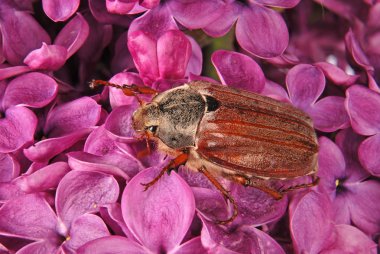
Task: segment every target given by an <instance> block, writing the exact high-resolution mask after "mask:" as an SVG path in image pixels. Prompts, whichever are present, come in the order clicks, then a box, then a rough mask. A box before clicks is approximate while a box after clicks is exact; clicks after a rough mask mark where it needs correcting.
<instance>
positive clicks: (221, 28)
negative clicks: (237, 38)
mask: <svg viewBox="0 0 380 254" xmlns="http://www.w3.org/2000/svg"><path fill="white" fill-rule="evenodd" d="M241 10H242V7H241V6H240V5H239V4H235V3H234V2H232V3H229V4H228V3H227V4H225V5H224V7H223V11H221V12H220V16H219V17H218V18H217V19H216V20H214V21H213V22H211V23H210V24H208V25H206V26H204V27H202V29H203V31H204V32H205V33H206V34H208V35H210V36H212V37H221V36H224V35H226V34H227V33H228V31H230V29H231V27H232V25H233V24H234V23H235V21H236V19H237V18H238V16H239V14H240V12H241Z"/></svg>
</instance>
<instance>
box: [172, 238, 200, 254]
mask: <svg viewBox="0 0 380 254" xmlns="http://www.w3.org/2000/svg"><path fill="white" fill-rule="evenodd" d="M203 253H207V250H206V249H205V248H204V247H203V245H202V240H201V237H200V236H198V237H194V238H193V239H191V240H189V241H187V242H185V243H184V244H182V245H181V246H179V247H178V249H177V250H176V251H175V254H203Z"/></svg>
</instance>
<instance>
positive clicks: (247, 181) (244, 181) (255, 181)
mask: <svg viewBox="0 0 380 254" xmlns="http://www.w3.org/2000/svg"><path fill="white" fill-rule="evenodd" d="M230 178H232V180H233V181H235V182H238V183H240V184H241V185H244V186H250V187H254V188H256V189H259V190H261V191H263V192H265V193H267V194H268V195H270V196H271V197H273V198H274V199H276V200H279V199H281V198H282V196H283V195H282V192H280V191H278V190H276V189H275V188H273V187H270V186H269V185H268V181H266V180H263V179H260V178H256V177H252V178H248V177H244V176H240V175H234V176H232V177H231V176H230Z"/></svg>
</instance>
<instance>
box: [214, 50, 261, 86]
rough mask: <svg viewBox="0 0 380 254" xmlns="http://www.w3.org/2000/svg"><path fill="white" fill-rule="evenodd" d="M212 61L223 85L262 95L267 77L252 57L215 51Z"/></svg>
mask: <svg viewBox="0 0 380 254" xmlns="http://www.w3.org/2000/svg"><path fill="white" fill-rule="evenodd" d="M211 60H212V63H213V65H214V66H215V68H216V71H217V72H218V76H219V78H220V80H221V81H222V83H223V84H225V85H228V86H231V87H234V88H239V89H243V90H248V91H252V92H256V93H260V92H261V91H262V90H263V89H264V85H265V77H264V73H263V71H262V70H261V68H260V66H259V65H258V64H257V63H256V62H255V61H254V60H253V59H252V58H250V57H248V56H246V55H243V54H240V53H237V52H232V51H226V50H218V51H215V52H214V53H213V54H212V56H211Z"/></svg>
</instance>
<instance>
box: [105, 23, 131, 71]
mask: <svg viewBox="0 0 380 254" xmlns="http://www.w3.org/2000/svg"><path fill="white" fill-rule="evenodd" d="M127 34H128V31H126V32H124V33H122V34H121V35H120V36H119V37H118V38H117V40H116V42H115V48H114V51H115V53H114V55H113V57H112V60H111V66H110V68H111V71H112V73H118V72H121V73H123V72H125V71H128V70H131V69H134V68H135V64H134V62H133V59H132V56H131V53H130V52H129V50H128V47H126V46H125V42H126V41H127ZM117 75H118V74H116V75H115V76H117ZM136 75H137V74H136Z"/></svg>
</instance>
